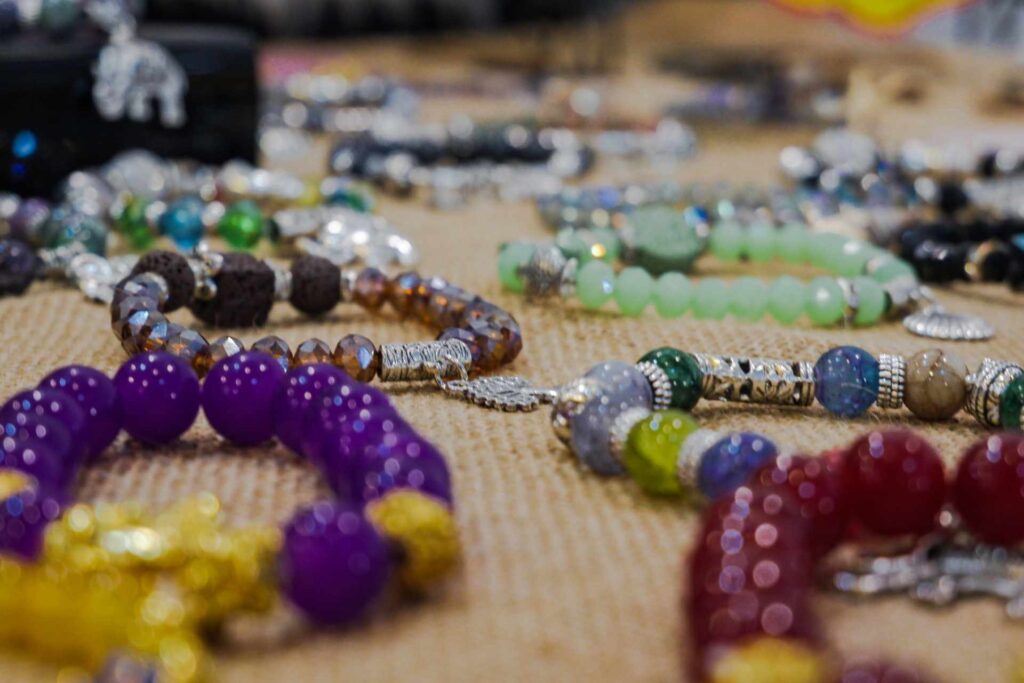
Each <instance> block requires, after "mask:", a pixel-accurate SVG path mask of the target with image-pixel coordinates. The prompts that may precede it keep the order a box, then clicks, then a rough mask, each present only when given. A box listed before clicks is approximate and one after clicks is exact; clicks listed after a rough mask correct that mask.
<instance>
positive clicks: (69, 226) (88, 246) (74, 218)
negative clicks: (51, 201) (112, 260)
mask: <svg viewBox="0 0 1024 683" xmlns="http://www.w3.org/2000/svg"><path fill="white" fill-rule="evenodd" d="M42 238H43V243H44V244H45V245H46V246H47V247H50V248H51V249H52V248H54V247H60V246H64V245H66V244H71V243H73V242H77V243H79V244H81V245H82V246H83V247H85V250H86V251H88V252H89V253H91V254H99V255H100V256H104V255H105V254H106V253H107V228H106V226H104V225H103V224H102V223H100V222H99V221H98V220H96V219H95V218H93V217H92V216H88V215H86V214H84V213H79V212H77V211H70V210H68V209H67V208H57V209H55V210H54V211H53V213H51V214H50V218H49V219H48V220H47V222H46V224H45V225H44V226H43V230H42Z"/></svg>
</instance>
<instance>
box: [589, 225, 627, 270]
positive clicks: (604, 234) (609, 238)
mask: <svg viewBox="0 0 1024 683" xmlns="http://www.w3.org/2000/svg"><path fill="white" fill-rule="evenodd" d="M590 234H591V235H592V236H593V239H594V244H595V245H600V247H599V248H600V250H601V251H603V252H604V254H603V255H601V258H602V259H604V260H605V261H608V262H610V263H611V262H614V261H618V260H619V254H621V253H622V240H620V239H619V233H618V232H616V231H615V228H613V227H611V226H608V225H600V226H597V227H594V228H591V229H590Z"/></svg>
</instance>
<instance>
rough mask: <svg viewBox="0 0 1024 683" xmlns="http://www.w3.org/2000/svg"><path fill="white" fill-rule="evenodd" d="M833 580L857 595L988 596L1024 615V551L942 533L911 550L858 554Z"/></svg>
mask: <svg viewBox="0 0 1024 683" xmlns="http://www.w3.org/2000/svg"><path fill="white" fill-rule="evenodd" d="M831 584H832V587H833V588H834V589H835V590H837V591H839V592H841V593H847V594H851V595H860V596H869V595H883V594H886V593H906V594H907V595H909V596H910V597H911V598H912V599H914V600H917V601H919V602H924V603H928V604H930V605H947V604H949V603H951V602H953V601H954V600H956V599H957V598H959V597H963V596H969V595H988V596H993V597H997V598H1000V599H1002V600H1004V601H1005V602H1006V613H1007V615H1008V616H1010V617H1011V618H1014V619H1020V618H1024V555H1022V554H1021V553H1020V552H1019V551H1012V550H1008V549H1007V548H1004V547H998V546H985V545H978V544H974V543H971V542H968V541H960V540H957V539H954V538H951V537H949V536H947V535H945V534H942V533H939V534H934V535H932V536H926V537H924V538H923V539H921V541H920V542H919V543H918V545H917V546H916V547H915V548H914V549H913V550H912V551H910V552H909V553H905V554H902V555H894V556H881V557H870V556H868V557H858V558H855V559H854V560H853V561H852V562H850V563H849V564H848V565H847V566H842V567H839V568H838V570H837V571H835V573H834V574H833V575H832V578H831Z"/></svg>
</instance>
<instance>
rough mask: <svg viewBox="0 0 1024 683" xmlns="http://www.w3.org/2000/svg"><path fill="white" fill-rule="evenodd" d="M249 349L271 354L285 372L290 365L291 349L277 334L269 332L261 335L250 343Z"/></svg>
mask: <svg viewBox="0 0 1024 683" xmlns="http://www.w3.org/2000/svg"><path fill="white" fill-rule="evenodd" d="M251 350H253V351H260V352H262V353H266V354H268V355H270V356H273V357H274V359H275V360H277V362H278V364H279V365H280V366H281V367H282V368H284V369H285V371H286V372H287V370H288V368H290V367H291V366H292V349H291V347H290V346H288V342H286V341H285V340H284V339H281V338H280V337H278V336H277V335H274V334H271V335H269V336H266V337H263V338H262V339H260V340H259V341H257V342H255V343H254V344H253V345H252V347H251Z"/></svg>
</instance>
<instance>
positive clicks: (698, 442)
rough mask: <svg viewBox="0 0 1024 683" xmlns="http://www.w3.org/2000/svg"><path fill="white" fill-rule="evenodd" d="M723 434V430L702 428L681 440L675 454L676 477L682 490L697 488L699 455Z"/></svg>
mask: <svg viewBox="0 0 1024 683" xmlns="http://www.w3.org/2000/svg"><path fill="white" fill-rule="evenodd" d="M724 436H725V433H724V432H718V431H715V430H713V429H703V428H702V429H698V430H697V431H695V432H694V433H693V434H690V435H689V436H688V437H686V439H685V440H684V441H683V444H682V445H681V446H680V447H679V455H678V456H676V478H678V479H679V484H680V485H681V486H682V487H683V489H684V490H695V489H696V488H697V470H698V468H699V467H700V459H701V457H702V456H703V455H704V453H705V452H707V450H708V449H709V448H711V447H712V446H713V445H715V443H717V442H718V441H720V440H721V439H722V437H724Z"/></svg>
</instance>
